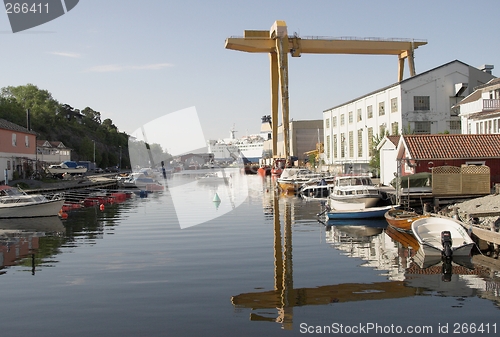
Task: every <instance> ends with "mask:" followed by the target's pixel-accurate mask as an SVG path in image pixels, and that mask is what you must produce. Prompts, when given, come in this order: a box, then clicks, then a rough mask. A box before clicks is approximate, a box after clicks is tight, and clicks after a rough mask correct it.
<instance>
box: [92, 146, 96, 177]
mask: <svg viewBox="0 0 500 337" xmlns="http://www.w3.org/2000/svg"><path fill="white" fill-rule="evenodd" d="M92 142H93V143H94V170H95V169H96V167H95V140H92Z"/></svg>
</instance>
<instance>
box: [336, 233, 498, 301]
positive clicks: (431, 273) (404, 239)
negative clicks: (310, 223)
mask: <svg viewBox="0 0 500 337" xmlns="http://www.w3.org/2000/svg"><path fill="white" fill-rule="evenodd" d="M329 229H330V230H329V231H327V232H326V237H327V239H326V241H327V242H328V243H330V244H331V245H332V247H334V248H335V249H339V250H341V251H343V252H345V253H346V254H345V255H347V256H349V257H354V258H360V259H362V260H363V261H365V263H363V264H362V266H365V267H371V268H373V269H376V270H383V271H385V272H386V273H387V274H385V275H387V278H388V279H390V280H398V281H404V283H405V285H406V286H407V287H411V288H416V289H417V290H418V293H422V292H437V293H439V295H440V296H459V297H460V296H462V297H472V296H478V297H481V298H486V299H489V300H493V301H495V302H497V303H498V304H500V299H499V298H498V297H497V296H498V295H499V289H500V279H499V278H498V277H497V276H496V272H493V271H492V270H491V269H490V268H487V267H484V266H481V265H478V264H473V263H472V260H471V259H470V258H467V259H464V260H459V259H458V258H455V260H454V261H452V263H451V264H450V265H449V266H448V265H447V264H446V263H444V262H443V261H441V259H440V258H438V259H437V260H430V259H429V257H426V256H425V255H423V254H422V253H421V252H422V251H421V250H419V246H418V242H417V241H416V240H415V239H414V237H413V236H412V235H411V234H407V233H402V232H398V231H394V229H392V228H391V227H387V229H384V230H380V228H379V229H378V230H379V232H378V233H377V231H378V230H377V229H376V228H375V229H374V227H369V226H359V225H358V226H330V228H329Z"/></svg>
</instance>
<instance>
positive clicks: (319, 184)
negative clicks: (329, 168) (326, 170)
mask: <svg viewBox="0 0 500 337" xmlns="http://www.w3.org/2000/svg"><path fill="white" fill-rule="evenodd" d="M334 179H335V177H333V176H325V177H319V178H312V179H309V180H308V181H306V182H305V183H303V184H302V186H300V189H299V195H300V196H302V198H304V199H306V200H311V199H326V198H327V197H328V196H329V195H330V192H331V190H332V189H333V186H334V184H333V182H334Z"/></svg>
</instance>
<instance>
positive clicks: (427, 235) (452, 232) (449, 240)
mask: <svg viewBox="0 0 500 337" xmlns="http://www.w3.org/2000/svg"><path fill="white" fill-rule="evenodd" d="M411 229H412V232H413V235H414V236H415V238H416V239H417V241H418V242H419V244H420V247H421V248H423V249H424V253H425V255H429V256H432V255H443V256H445V257H448V258H450V257H452V256H469V255H470V253H471V250H472V247H473V246H474V241H472V239H471V237H470V236H469V234H467V231H466V230H465V228H464V224H463V223H462V222H460V221H458V220H455V219H451V218H445V217H440V216H430V217H426V218H421V219H417V220H415V221H413V222H412V224H411Z"/></svg>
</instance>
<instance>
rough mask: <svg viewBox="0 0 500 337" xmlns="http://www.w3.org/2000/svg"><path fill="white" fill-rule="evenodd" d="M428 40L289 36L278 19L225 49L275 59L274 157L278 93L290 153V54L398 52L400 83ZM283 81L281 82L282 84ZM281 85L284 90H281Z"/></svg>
mask: <svg viewBox="0 0 500 337" xmlns="http://www.w3.org/2000/svg"><path fill="white" fill-rule="evenodd" d="M426 44H427V41H425V40H412V39H380V38H365V39H356V38H332V39H328V38H300V37H298V36H296V35H293V36H289V35H288V34H287V27H286V23H285V22H284V21H276V22H275V23H274V24H273V26H272V27H271V29H270V30H245V32H244V36H243V37H230V38H227V39H226V44H225V48H226V49H231V50H237V51H243V52H248V53H268V54H269V55H270V56H271V58H270V61H271V97H272V102H271V106H272V112H273V113H272V116H273V119H272V121H271V123H272V127H273V156H276V155H277V145H276V135H277V125H278V123H277V120H276V116H277V111H276V110H277V108H278V105H277V96H278V95H279V94H281V100H282V105H281V108H282V115H283V121H282V123H283V126H284V144H285V150H284V153H285V154H286V155H288V148H287V146H288V144H287V143H288V137H287V133H288V132H287V127H288V104H289V103H288V62H287V54H288V53H290V55H291V56H292V57H300V56H301V55H302V54H306V53H307V54H359V55H397V56H398V82H400V81H402V80H403V74H404V60H405V59H407V60H408V67H409V72H410V76H415V75H416V72H415V63H414V50H415V49H417V48H418V47H420V46H423V45H426ZM278 83H279V85H278ZM278 87H280V88H281V90H278Z"/></svg>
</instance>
